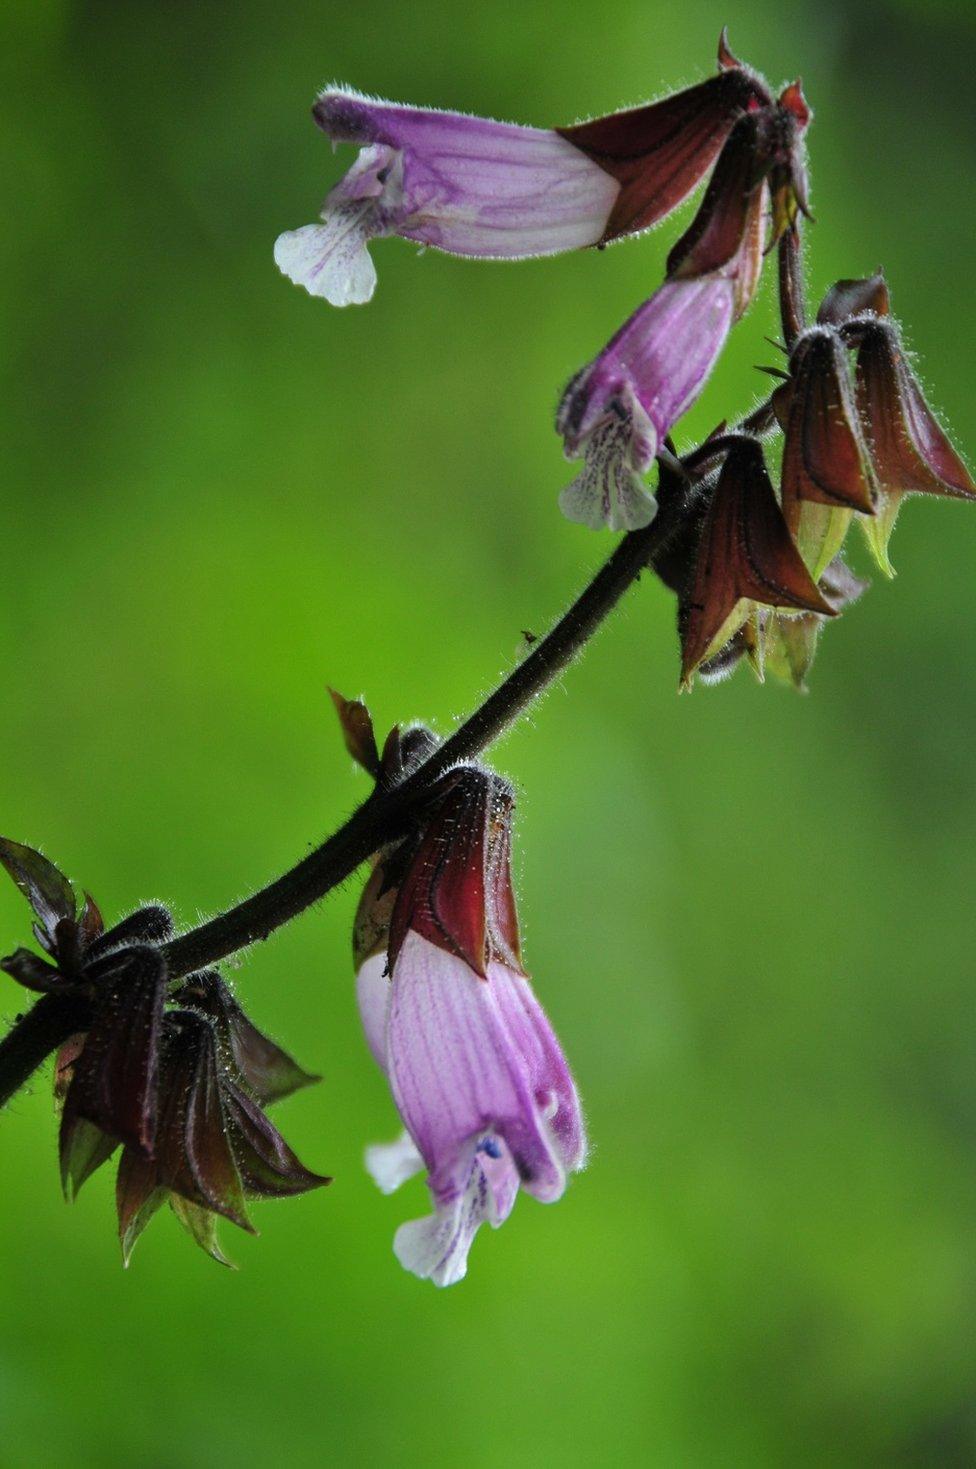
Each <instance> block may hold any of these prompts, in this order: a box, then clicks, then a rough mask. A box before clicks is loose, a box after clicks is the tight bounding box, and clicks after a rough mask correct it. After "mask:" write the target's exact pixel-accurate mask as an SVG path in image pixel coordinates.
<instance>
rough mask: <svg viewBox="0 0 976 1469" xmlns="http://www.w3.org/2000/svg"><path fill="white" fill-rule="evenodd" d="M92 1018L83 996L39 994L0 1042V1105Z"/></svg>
mask: <svg viewBox="0 0 976 1469" xmlns="http://www.w3.org/2000/svg"><path fill="white" fill-rule="evenodd" d="M90 1020H91V1007H90V1005H89V1003H88V1001H87V1000H86V999H84V998H83V997H82V996H69V995H42V996H41V998H40V999H39V1000H38V1001H37V1003H36V1004H35V1005H34V1006H33V1007H32V1008H31V1009H30V1010H28V1012H27V1014H26V1015H24V1016H22V1018H21V1019H20V1020H18V1022H17V1024H16V1025H15V1026H14V1028H13V1029H12V1030H11V1031H10V1033H9V1034H8V1035H6V1036H4V1038H3V1040H2V1041H0V1107H2V1106H4V1105H5V1104H6V1103H7V1102H9V1101H10V1098H11V1097H12V1096H13V1095H14V1093H15V1092H18V1091H20V1088H21V1087H22V1086H23V1085H24V1083H25V1082H26V1081H27V1080H28V1079H29V1078H30V1077H31V1076H32V1075H33V1074H34V1072H35V1071H36V1070H37V1068H38V1066H40V1064H41V1062H42V1061H44V1060H45V1058H46V1057H48V1056H49V1055H50V1054H51V1052H52V1051H54V1050H57V1048H58V1046H61V1045H63V1044H64V1042H65V1041H66V1040H67V1039H68V1037H69V1036H70V1035H74V1033H75V1031H77V1030H84V1029H85V1027H86V1026H87V1025H88V1024H89V1022H90Z"/></svg>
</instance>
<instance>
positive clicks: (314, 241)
mask: <svg viewBox="0 0 976 1469" xmlns="http://www.w3.org/2000/svg"><path fill="white" fill-rule="evenodd" d="M373 214H374V209H373V206H372V204H371V203H370V202H369V201H367V202H366V203H362V204H344V205H341V206H340V207H338V208H336V209H334V210H332V211H331V212H330V213H329V215H328V217H327V218H326V219H324V220H323V222H322V223H321V224H306V225H303V226H302V228H301V229H297V230H288V231H286V233H285V234H283V235H279V236H278V238H277V240H276V241H275V248H274V258H275V264H276V265H277V267H278V269H279V270H280V271H281V273H282V275H286V276H287V277H288V279H289V280H290V281H294V283H295V285H296V286H304V287H305V289H306V291H307V292H308V293H309V295H310V296H324V298H325V299H326V301H328V302H329V304H330V305H332V306H361V305H363V304H364V303H365V302H366V301H368V300H369V299H370V298H371V296H372V294H373V292H374V290H375V289H376V268H375V266H374V265H373V262H372V260H371V259H370V255H369V251H368V250H367V249H366V241H367V240H368V239H370V238H371V236H372V235H374V234H376V233H377V231H376V230H375V229H373V228H371V223H372V219H373Z"/></svg>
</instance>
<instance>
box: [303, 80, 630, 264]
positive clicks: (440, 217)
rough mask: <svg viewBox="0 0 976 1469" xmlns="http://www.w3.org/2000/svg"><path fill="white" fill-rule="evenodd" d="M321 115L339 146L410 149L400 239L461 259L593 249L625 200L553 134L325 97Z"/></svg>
mask: <svg viewBox="0 0 976 1469" xmlns="http://www.w3.org/2000/svg"><path fill="white" fill-rule="evenodd" d="M313 112H314V116H315V120H316V122H317V123H318V124H319V126H320V127H321V128H322V129H323V131H324V132H326V133H328V135H329V136H330V137H331V138H333V139H334V140H335V141H338V142H356V143H364V144H365V143H370V144H382V145H386V146H387V147H389V148H394V149H398V150H402V152H403V196H402V210H398V215H399V216H400V218H399V222H398V223H397V224H395V226H394V228H395V231H396V233H397V234H400V235H403V236H404V237H405V238H406V239H411V240H417V241H418V242H420V243H422V244H425V245H434V246H436V247H437V248H438V249H440V250H446V251H448V252H449V253H452V254H456V255H476V256H483V257H494V258H499V259H515V258H520V257H525V256H529V255H549V254H553V253H555V252H557V251H560V250H573V249H578V248H580V247H582V246H584V245H592V244H594V243H595V242H596V241H597V240H599V239H600V237H601V236H602V234H603V232H604V229H605V226H606V223H607V220H608V218H609V215H610V211H611V209H612V208H613V205H614V202H615V200H616V198H617V195H618V193H619V185H618V183H617V182H616V180H615V179H613V178H611V177H610V175H609V174H608V173H606V172H605V171H604V170H603V169H602V168H601V167H600V166H599V165H598V164H596V163H593V162H592V161H591V160H590V159H589V158H588V157H587V156H586V155H585V154H584V153H582V152H581V151H580V150H579V149H578V148H575V147H574V146H573V145H572V144H571V143H569V142H567V141H566V139H565V138H562V137H560V136H559V134H558V133H556V132H554V131H552V130H549V129H543V128H531V127H520V126H518V125H516V124H514V123H501V122H493V121H491V120H489V119H487V118H480V117H468V116H465V115H464V114H462V113H457V112H439V111H435V110H429V109H422V108H417V107H402V106H399V105H397V104H396V103H392V102H372V101H369V100H368V99H366V98H364V97H360V96H357V95H356V94H353V93H348V92H338V91H330V92H324V93H323V94H322V96H321V97H320V98H319V101H318V102H317V103H316V105H315V108H314V109H313Z"/></svg>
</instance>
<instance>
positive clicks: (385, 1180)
mask: <svg viewBox="0 0 976 1469" xmlns="http://www.w3.org/2000/svg"><path fill="white" fill-rule="evenodd" d="M423 1166H424V1160H423V1158H422V1157H421V1156H420V1154H419V1153H418V1152H417V1148H416V1145H415V1143H414V1140H413V1138H412V1137H411V1136H410V1134H409V1132H402V1133H401V1134H400V1136H399V1137H398V1138H397V1139H396V1141H395V1142H392V1143H373V1144H372V1145H371V1146H370V1147H368V1148H367V1149H366V1172H367V1173H368V1174H369V1176H370V1178H371V1179H372V1180H373V1182H374V1183H375V1184H376V1187H377V1188H378V1189H379V1190H380V1192H381V1193H384V1194H392V1193H394V1192H395V1191H396V1190H397V1189H398V1188H399V1187H400V1185H401V1183H406V1181H407V1179H408V1178H413V1176H414V1174H416V1173H419V1172H420V1171H421V1169H422V1168H423Z"/></svg>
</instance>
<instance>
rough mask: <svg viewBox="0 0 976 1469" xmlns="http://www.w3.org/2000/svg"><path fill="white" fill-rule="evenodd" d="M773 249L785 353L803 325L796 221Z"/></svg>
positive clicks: (800, 255) (804, 309) (800, 254)
mask: <svg viewBox="0 0 976 1469" xmlns="http://www.w3.org/2000/svg"><path fill="white" fill-rule="evenodd" d="M777 250H778V257H779V261H778V263H779V312H780V320H781V321H782V324H783V339H784V341H785V343H786V348H787V351H789V352H792V350H793V348H794V346H795V345H796V340H797V337H799V335H800V333H801V332H802V331H803V330H804V329H805V327H806V324H807V307H806V289H805V287H804V283H803V245H802V241H801V237H800V221H799V218H797V219H795V220H794V221H793V223H792V224H791V225H790V227H789V229H788V230H786V232H785V233H784V234H783V235H781V236H780V241H779V245H778V246H777Z"/></svg>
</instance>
